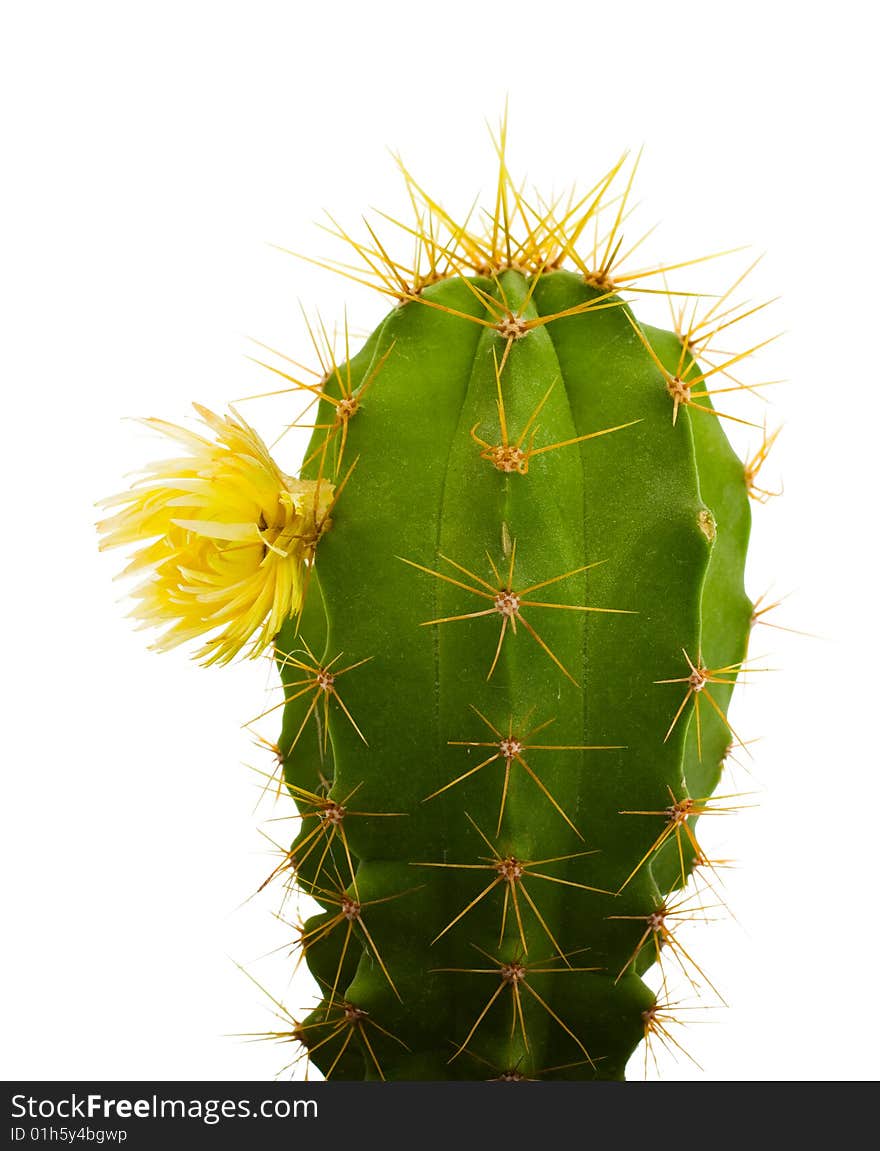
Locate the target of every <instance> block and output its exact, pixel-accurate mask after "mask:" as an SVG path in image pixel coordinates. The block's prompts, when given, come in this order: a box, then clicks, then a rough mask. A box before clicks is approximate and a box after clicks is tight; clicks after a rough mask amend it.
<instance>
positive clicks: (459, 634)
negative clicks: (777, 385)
mask: <svg viewBox="0 0 880 1151" xmlns="http://www.w3.org/2000/svg"><path fill="white" fill-rule="evenodd" d="M496 145H497V150H498V154H499V160H500V162H499V175H498V185H497V194H496V197H495V203H494V206H493V210H492V211H490V212H489V213H488V224H487V225H486V227H485V230H478V229H476V228H474V227H473V226H472V225H469V224H468V223H467V222H465V223H457V222H455V221H454V220H453V219H452V218H451V217H450V216H449V215H447V214H446V212H445V211H444V210H443V209H442V208H441V207H440V206H439V204H438V203H437V202H436V201H435V200H434V199H433V198H432V197H430V196H429V195H427V194H426V193H425V192H424V191H423V190H422V188H421V187H420V186H419V185H418V184H417V183H416V182H415V180H414V179H413V178H412V176H411V175H410V174H409V173H408V172H406V170H405V169H404V174H405V176H406V180H407V185H408V189H409V192H410V195H411V198H412V201H413V204H414V205H415V209H416V211H415V223H414V224H412V225H408V224H407V225H404V224H400V225H399V227H400V228H401V229H403V231H404V232H405V234H406V235H407V236H408V237H415V240H416V243H417V250H418V254H417V259H416V261H415V266H414V267H412V268H406V267H404V265H403V263H402V262H400V261H399V260H397V259H394V258H392V256H391V255H390V254H389V252H388V246H387V243H386V242H384V241H382V240H380V238H379V237H378V235H377V234H376V233H375V232H374V231H373V230H372V229H370V234H369V239H368V240H366V241H364V242H360V241H356V240H353V239H350V237H348V236H347V234H345V233H342V232H341V230H340V233H341V234H342V235H343V236H344V238H345V239H346V240H347V241H348V242H349V243H350V244H351V245H352V246H353V247H354V249H355V253H356V256H357V258H358V259H359V260H360V261H361V263H362V265H363V272H356V271H354V272H353V271H352V270H351V268H350V266H349V267H348V269H347V274H348V275H350V276H352V277H353V278H356V279H359V280H362V281H364V282H368V283H371V284H372V285H373V286H374V287H378V289H379V290H380V291H381V292H383V293H384V294H386V295H387V296H389V297H390V298H391V299H393V301H394V306H393V308H392V310H391V311H390V312H389V314H388V315H387V316H386V318H385V319H384V320H383V321H382V323H380V325H379V326H378V328H377V329H376V330H375V331H374V332H373V334H372V335H371V336H370V337H369V339H367V341H366V343H365V344H364V346H363V347H362V348H361V350H360V351H358V352H357V353H356V354H354V355H350V354H349V342H350V341H349V337H348V333H347V330H346V334H345V354H344V355H342V356H339V357H337V356H336V355H335V350H334V348H333V341H332V340H331V339H329V337H328V336H327V334H326V331H324V330H323V329H321V330H319V332H318V333H317V340H316V344H317V347H318V350H319V352H320V359H321V368H320V373H319V377H320V378H319V380H318V383H317V384H315V383H309V382H307V381H302V380H300V379H299V378H295V377H294V376H293V375H292V374H291V373H290V372H289V371H288V370H287V369H286V368H285V369H284V370H282V369H280V368H277V367H272V366H271V365H269V364H267V365H266V366H267V367H271V370H272V371H273V372H275V373H277V374H278V375H280V376H282V377H284V387H285V388H288V387H289V388H290V390H291V391H292V392H293V393H295V394H297V395H300V396H302V397H303V398H304V399H305V400H306V401H307V402H308V401H311V413H312V414H311V415H310V416H309V417H308V419H309V421H310V426H312V427H313V432H312V439H311V443H310V445H309V447H308V449H307V451H306V453H305V458H304V461H303V464H302V467H301V470H300V474H299V476H298V477H296V478H292V477H289V476H285V475H284V474H283V473H282V472H281V471H280V469H278V467H277V466H276V465H275V464H274V462H273V461H272V458H271V456H270V455H269V453H268V451H267V449H266V448H265V445H264V444H263V443H262V441H261V440H260V438H259V436H257V434H256V432H255V431H254V430H253V429H252V428H250V426H249V425H248V424H247V423H246V422H245V421H244V420H243V419H242V418H241V417H240V416H238V415H237V414H235V413H234V414H233V415H232V416H229V417H227V418H226V419H225V420H221V419H220V418H219V417H217V416H214V415H213V414H212V413H209V412H206V411H204V410H202V416H203V418H204V419H205V421H206V422H207V424H208V425H209V428H210V430H211V431H213V433H214V436H215V442H212V441H211V440H209V439H207V438H204V437H201V436H199V437H195V436H193V435H192V434H191V433H183V432H182V431H181V430H180V429H175V428H173V427H171V426H170V425H158V427H159V430H160V431H165V432H168V433H169V434H171V435H173V436H175V437H176V438H177V439H179V440H181V439H182V440H183V443H184V446H185V447H186V448H187V450H188V451H189V453H190V455H189V457H188V458H187V459H185V460H180V459H178V460H174V461H171V462H169V463H168V464H165V465H162V466H160V467H158V468H156V469H154V470H153V471H152V472H150V473H147V475H146V477H145V478H144V479H143V480H142V481H141V482H140V484H139V485H138V486H136V487H135V489H133V491H131V492H129V493H126V494H125V495H123V496H120V497H116V499H115V500H114V501H111V502H112V503H113V506H114V509H115V512H114V515H113V516H112V517H110V518H108V519H106V520H104V521H103V522H102V524H101V525H99V526H100V528H101V530H102V532H103V533H104V535H105V540H104V545H105V546H111V545H115V544H118V543H128V542H132V541H137V540H146V539H147V538H148V537H149V538H150V539H152V541H153V542H150V543H148V544H144V546H143V547H142V549H141V551H140V552H139V553H138V554H137V556H136V557H135V560H134V563H133V565H132V567H133V568H135V569H144V570H145V571H146V572H147V573H148V578H147V582H146V584H145V585H143V588H142V589H141V591H140V592H139V607H138V608H137V609H136V613H137V614H139V615H140V617H141V618H142V619H144V620H145V621H146V622H147V623H156V622H162V621H170V622H171V627H170V629H169V630H168V631H167V632H166V633H165V635H164V636H163V638H162V639H161V640H160V641H159V642H160V646H169V645H170V644H174V643H177V642H180V641H182V640H187V639H190V638H192V637H194V636H196V635H201V634H210V635H211V636H212V638H211V639H209V640H208V642H207V643H206V644H205V645H204V646H203V647H202V648H201V649H200V652H199V654H200V656H201V658H203V659H204V660H205V661H206V662H210V661H212V660H220V661H222V660H225V659H228V658H230V657H231V656H232V655H234V654H235V653H236V652H237V651H239V650H241V649H242V648H243V647H245V645H250V647H249V649H248V650H249V654H259V652H260V651H262V650H264V649H265V648H266V647H267V645H269V644H270V642H271V644H272V651H273V655H274V658H275V660H276V663H277V667H278V671H279V673H280V677H281V682H282V685H283V698H282V700H281V702H280V703H279V704H278V705H277V706H276V707H275V708H273V709H271V710H272V712H273V713H275V714H277V711H279V710H281V709H282V707H283V725H282V730H281V734H280V736H279V738H278V739H277V743H275V744H274V745H273V748H274V751H275V753H276V755H277V759H278V764H279V770H278V772H277V773H276V775H275V776H273V777H272V779H273V781H277V790H278V792H279V794H285V795H287V796H289V797H292V799H293V800H294V802H295V804H296V810H297V812H298V818H299V824H298V827H299V831H298V834H297V835H296V837H295V838H294V840H293V843H292V844H291V845H290V847H289V850H287V849H285V850H284V852H283V855H282V859H281V862H280V864H279V865H278V867H277V868H276V869H275V871H274V872H273V875H272V877H270V878H274V877H276V876H280V877H282V878H284V879H290V878H292V879H294V880H295V882H296V884H297V885H298V888H299V890H302V891H305V892H306V893H308V894H309V895H310V896H311V897H312V898H313V899H314V900H316V901H317V904H318V905H319V907H320V908H321V910H320V911H319V913H318V914H316V915H313V916H312V917H311V918H309V919H308V920H307V921H306V922H305V923H304V924H302V926H301V929H300V937H299V944H300V947H301V950H302V953H303V954H304V956H305V959H306V961H307V963H308V965H309V968H310V969H311V971H312V973H313V975H314V976H315V978H316V979H317V981H318V984H319V986H320V988H321V995H322V997H321V1001H320V1002H319V1004H318V1005H317V1006H316V1007H315V1008H314V1010H312V1011H311V1013H309V1014H308V1015H307V1016H306V1017H305V1018H303V1019H301V1020H298V1021H292V1026H291V1030H290V1031H289V1033H285V1035H284V1038H287V1039H294V1040H296V1041H297V1042H298V1043H300V1044H301V1045H302V1047H303V1049H304V1050H307V1051H308V1054H309V1057H310V1059H311V1061H312V1062H313V1063H314V1064H315V1065H316V1066H317V1067H319V1068H320V1069H321V1071H322V1072H323V1073H324V1074H325V1075H326V1076H328V1077H333V1078H344V1079H361V1078H367V1079H395V1080H396V1079H404V1080H406V1079H434V1080H439V1079H491V1078H506V1079H516V1078H549V1079H593V1078H598V1079H619V1078H622V1077H623V1075H624V1069H625V1067H626V1064H627V1061H628V1059H629V1058H630V1056H631V1054H632V1052H633V1051H634V1049H635V1048H636V1047H637V1045H638V1044H639V1043H640V1042H641V1041H642V1040H650V1039H651V1038H652V1037H656V1038H659V1039H660V1041H661V1042H672V1043H675V1040H674V1039H670V1033H669V1030H668V1026H669V1022H670V1019H671V1016H670V1010H671V1009H670V1007H669V1004H668V1003H667V999H668V994H667V979H668V978H669V977H670V975H671V970H672V968H674V967H675V966H677V967H678V968H679V970H680V971H683V974H684V975H685V977H686V978H687V980H688V981H689V982H690V983H691V985H693V986H694V987H697V986H705V985H706V984H707V983H708V980H707V978H706V977H705V976H704V975H703V973H702V971H701V970H700V969H699V968H698V967H697V966H696V964H695V963H694V961H693V960H692V958H691V956H690V954H689V952H687V951H685V950H684V949H683V947H682V946H681V945H680V944H679V942H678V940H677V938H676V934H675V932H676V927H677V925H678V924H679V923H680V922H681V921H682V920H684V919H687V918H688V916H689V914H690V911H691V909H692V908H693V907H695V906H698V903H699V899H698V897H695V896H694V895H693V894H688V892H689V891H691V889H690V888H688V889H687V891H686V890H685V888H686V884H687V883H688V880H689V879H690V878H691V877H692V876H693V875H694V874H699V873H702V874H703V875H707V874H708V876H709V882H711V872H712V863H711V861H710V860H709V859H708V857H707V855H706V853H705V852H704V851H703V850H702V848H701V847H700V845H699V841H698V838H697V830H696V827H695V825H696V821H697V818H698V817H699V816H700V815H704V814H712V813H715V812H718V811H724V810H729V809H730V807H731V806H735V805H736V801H735V800H731V799H730V798H729V797H723V796H722V797H715V798H713V792H714V791H715V789H716V787H717V786H718V783H719V779H720V776H721V772H722V767H723V764H724V760H725V757H726V755H727V753H728V750H729V748H730V746H731V745H732V744H738V743H741V742H742V741H741V740H740V738H739V736H738V735H736V734H735V733H734V732H733V730H732V729H731V727H730V724H729V722H728V720H727V716H726V713H727V707H728V704H729V701H730V696H731V693H732V690H733V686H734V683H735V681H736V680H737V679H738V677H739V676H740V675H741V674H742V672H743V664H744V661H745V660H746V648H747V641H748V635H749V629H750V624H751V622H752V620H753V612H754V610H755V609H754V608H753V605H752V603H751V602H750V600H749V599H748V597H747V596H746V594H745V592H744V589H743V568H744V563H745V554H746V545H747V540H748V535H749V524H750V511H749V496H750V494H751V495H755V496H756V498H764V497H765V496H766V495H767V494H769V493H767V492H766V491H765V490H764V489H761V488H758V487H757V484H756V482H755V479H756V474H757V468H758V467H759V466H760V464H761V463H762V462H763V459H764V457H765V456H766V451H763V449H762V453H759V455H758V456H756V457H755V458H754V460H752V461H750V464H749V465H744V464H743V463H742V462H741V461H740V459H739V458H738V457H737V456H736V455H735V454H734V451H733V449H732V447H731V445H730V443H729V442H728V439H727V436H726V434H725V431H724V427H723V425H722V421H723V419H725V418H727V417H728V416H729V418H731V419H734V420H737V421H739V422H745V421H743V420H741V419H740V417H738V416H730V415H729V413H727V412H724V413H722V412H719V411H718V410H717V409H716V408H715V406H714V402H713V398H712V397H711V396H710V390H711V391H713V393H714V394H716V395H717V391H716V390H715V389H714V387H713V385H715V384H716V382H717V381H719V380H721V379H722V378H723V379H724V381H725V384H724V386H723V387H722V388H720V389H718V390H720V391H722V392H725V391H734V390H737V389H738V388H739V386H740V385H739V384H734V385H733V386H730V380H729V371H730V369H731V368H732V367H733V366H734V365H735V364H736V363H737V362H738V361H739V360H741V359H742V358H743V357H744V356H745V355H747V354H748V353H747V352H744V353H742V354H736V355H734V354H727V353H725V354H716V353H715V352H713V344H714V343H715V342H716V337H717V336H718V334H719V333H720V332H721V331H722V330H723V331H724V332H725V335H727V334H728V332H729V330H730V328H731V327H732V326H733V325H734V324H735V323H736V322H738V321H739V320H741V319H743V318H745V317H746V316H748V315H751V314H753V313H754V311H755V310H756V309H754V308H747V307H746V306H745V305H743V306H741V307H738V306H736V305H734V304H733V303H732V302H731V301H732V296H731V293H726V294H725V295H724V296H722V297H720V298H712V299H710V300H709V301H708V302H707V301H704V300H699V299H698V306H696V307H694V306H692V303H691V301H690V300H689V299H687V298H686V299H685V303H686V308H685V309H682V310H681V311H680V312H678V313H677V314H676V313H675V312H674V315H675V322H674V325H673V329H674V330H669V331H665V330H661V329H659V328H656V327H652V326H648V325H646V324H644V323H640V322H639V321H638V320H637V319H636V317H635V315H634V313H633V311H632V310H631V308H630V305H629V303H627V302H625V300H624V295H627V294H630V292H631V291H632V290H633V289H638V288H639V287H641V286H643V284H642V278H643V277H645V278H647V277H648V276H649V275H650V276H656V275H657V272H656V271H654V272H651V273H642V274H638V273H626V272H625V271H623V269H622V266H621V261H620V259H619V255H620V251H621V247H622V225H623V222H624V219H625V217H626V215H627V201H628V196H629V193H630V188H631V186H632V174H630V176H629V179H628V182H627V183H626V185H625V188H624V191H623V193H622V194H617V192H616V181H617V180H619V179H620V178H621V172H622V169H623V161H621V162H620V163H618V164H616V165H615V166H614V167H613V168H612V169H611V171H610V172H608V173H607V174H606V175H605V176H604V177H603V179H602V180H600V181H599V183H598V184H597V185H596V186H595V187H594V188H593V189H592V190H591V191H590V192H589V193H588V194H587V195H586V196H582V197H573V198H572V199H571V200H570V201H569V203H568V204H567V205H566V206H559V205H556V204H554V205H553V206H551V207H543V208H541V209H540V210H538V209H535V208H532V207H531V206H530V203H529V200H528V199H527V197H525V195H524V194H523V193H522V192H521V191H520V190H518V187H517V186H516V185H515V184H514V183H513V181H512V180H511V178H510V175H509V173H508V170H507V165H506V160H505V132H504V128H503V127H502V132H501V134H500V136H499V138H498V140H497V141H496ZM634 171H635V166H633V169H632V173H634ZM587 235H593V236H594V237H595V238H594V240H593V241H592V243H591V244H588V243H584V237H585V236H587ZM696 262H697V261H693V263H696ZM674 266H675V267H678V266H684V265H674ZM660 271H661V272H662V271H664V269H660ZM741 278H742V277H741ZM741 278H740V279H741ZM648 282H654V283H656V280H655V281H650V280H649V281H648ZM739 282H740V281H737V284H736V285H734V287H737V286H738V284H739ZM731 291H732V290H731ZM725 346H726V342H725ZM754 350H755V349H749V351H754ZM725 398H726V397H725ZM725 406H726V405H724V404H722V407H725ZM301 422H302V421H301ZM771 442H772V441H767V440H766V438H765V445H764V446H765V447H767V448H769V446H770V443H771ZM750 468H751V470H750ZM218 629H219V634H218ZM658 961H659V972H660V979H659V990H651V988H650V987H649V985H648V983H647V982H646V981H645V980H644V978H643V977H644V976H645V974H646V972H647V970H648V969H649V968H650V967H651V966H652V965H653V964H655V963H656V962H658ZM654 982H655V983H657V982H658V981H657V980H656V979H655V980H654ZM709 987H710V988H711V984H709ZM676 1046H677V1044H676Z"/></svg>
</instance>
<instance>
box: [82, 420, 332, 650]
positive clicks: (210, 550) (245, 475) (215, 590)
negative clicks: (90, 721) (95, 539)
mask: <svg viewBox="0 0 880 1151" xmlns="http://www.w3.org/2000/svg"><path fill="white" fill-rule="evenodd" d="M194 406H195V408H196V411H197V412H198V413H199V415H200V416H201V418H202V420H203V421H204V423H205V424H206V425H207V427H208V428H209V429H210V431H211V432H212V433H213V437H214V438H213V439H208V438H206V437H205V436H202V435H197V434H196V433H194V432H191V431H188V430H187V429H186V428H181V427H178V426H176V425H175V424H169V423H166V422H165V421H164V420H153V419H151V420H144V421H143V422H144V423H145V424H146V425H147V426H148V427H150V428H153V429H154V430H156V431H159V432H161V433H163V434H164V435H166V436H168V437H169V438H170V439H173V440H175V441H176V442H177V443H178V444H180V445H182V446H183V448H184V449H185V451H186V453H187V454H186V455H184V456H181V457H178V458H177V459H172V460H165V461H162V462H160V463H156V464H153V465H152V466H151V467H149V468H147V469H145V471H144V472H143V474H142V477H141V478H140V479H139V480H138V481H137V482H136V483H134V484H133V485H132V487H131V489H130V490H129V491H128V492H123V493H121V494H120V495H117V496H112V497H111V498H110V499H107V500H103V501H102V502H101V503H100V504H99V506H100V507H103V508H107V509H115V510H114V512H113V514H112V515H111V516H110V517H109V518H107V519H104V520H102V521H101V522H100V523H99V524H98V531H99V532H100V533H101V535H102V536H103V537H104V538H103V539H102V541H101V544H100V547H101V549H102V550H103V549H105V548H110V547H119V546H123V545H127V544H139V545H140V547H139V548H138V550H137V551H136V553H135V555H134V558H133V559H132V561H131V563H130V564H129V565H128V567H127V568H126V569H125V570H124V571H123V572H122V573H121V574H122V575H129V574H132V573H135V572H138V573H141V572H145V573H148V574H147V578H146V580H145V581H144V582H143V583H141V584H140V585H139V586H138V587H136V588H135V589H134V591H133V592H132V595H133V597H134V599H135V600H136V605H135V607H134V609H133V611H132V612H131V614H132V616H134V617H135V618H137V619H139V620H140V621H141V624H142V626H144V627H149V626H163V625H168V626H167V627H166V630H165V631H164V632H163V634H162V635H161V636H160V638H159V639H158V640H157V641H156V643H155V644H153V647H154V648H157V649H167V648H171V647H175V646H176V645H177V644H179V643H184V642H186V641H187V640H191V639H194V638H197V637H201V636H204V635H211V638H210V639H209V640H208V641H207V642H206V643H205V644H204V645H203V646H202V647H201V648H200V649H199V650H198V651H197V652H196V658H199V659H201V660H202V661H203V662H204V663H206V664H208V663H226V662H228V661H229V660H230V659H232V658H233V656H235V655H236V654H237V653H238V652H240V651H241V650H242V649H243V648H244V647H245V646H246V645H249V646H248V650H247V652H246V654H247V655H250V656H256V655H258V654H259V653H260V652H261V651H263V649H264V648H266V647H267V646H268V645H269V644H270V643H271V642H272V640H273V638H274V636H275V635H276V633H277V632H278V630H279V629H280V627H281V625H282V624H283V623H284V621H285V620H286V619H288V618H289V617H290V616H292V615H294V614H295V613H296V612H297V611H299V609H300V608H301V606H302V599H303V581H304V571H305V569H306V568H307V566H308V565H309V564H310V563H311V562H312V560H313V558H314V551H315V546H316V544H317V542H318V539H319V538H320V536H321V534H322V532H324V531H325V530H326V529H327V528H328V527H329V524H330V521H329V519H328V515H329V511H330V507H331V502H332V496H333V485H332V484H331V483H328V482H326V481H313V480H298V479H294V478H292V477H291V476H287V475H285V474H284V473H283V472H282V471H281V470H280V469H279V468H278V466H277V464H276V463H275V461H274V460H273V459H272V457H271V456H270V455H269V450H268V448H267V447H266V445H265V444H264V443H263V441H262V439H261V438H260V437H259V436H258V435H257V433H256V432H255V431H254V429H253V428H251V427H250V426H249V425H248V424H246V423H245V422H244V420H243V419H241V417H240V416H239V415H238V414H237V413H236V412H234V411H233V413H232V414H231V415H228V416H225V417H224V416H218V415H215V413H214V412H210V411H208V409H207V408H203V407H201V406H199V405H198V404H196V405H194Z"/></svg>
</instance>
